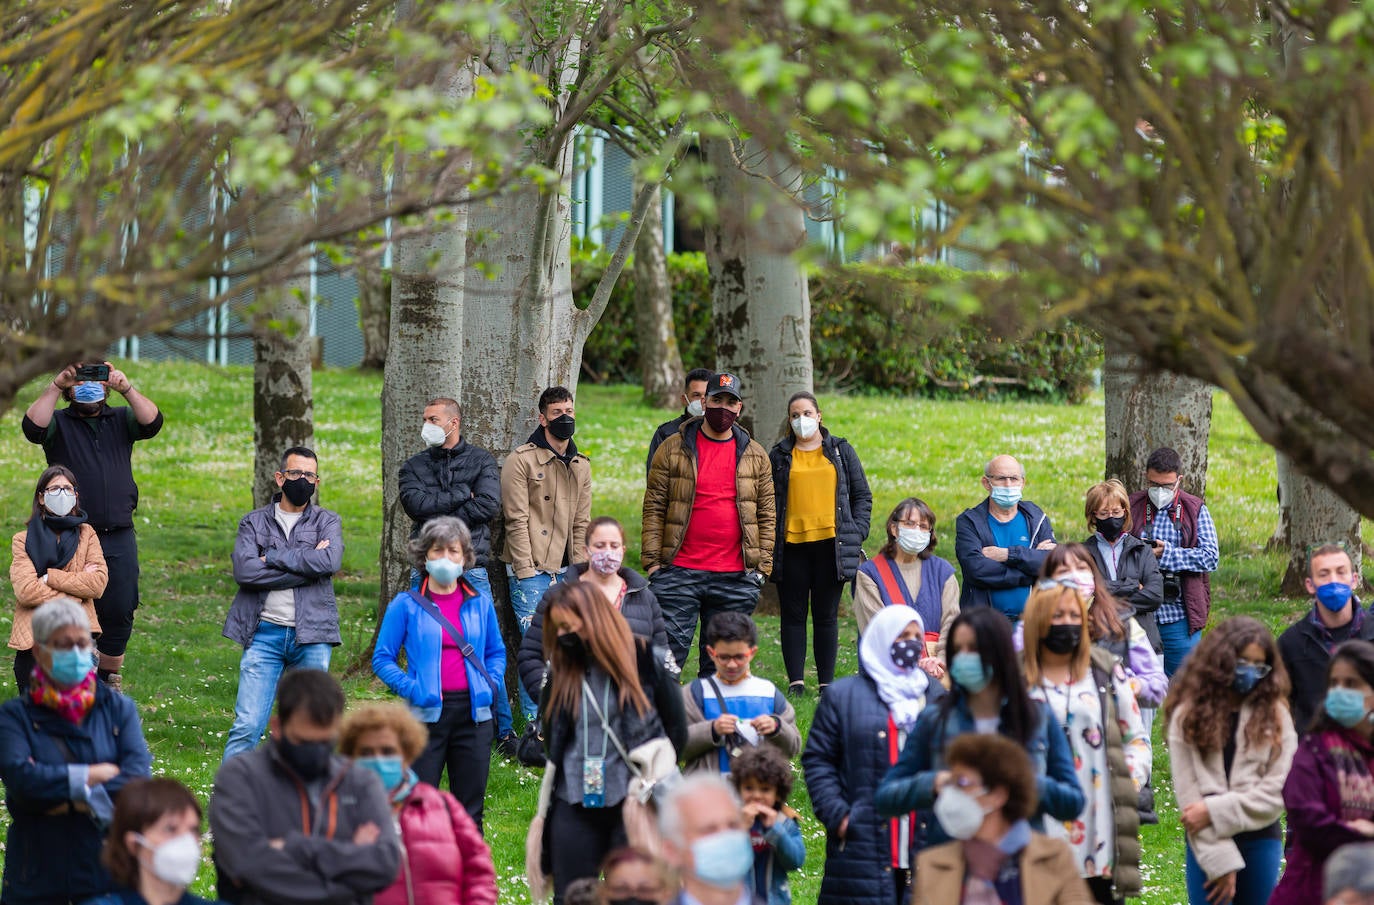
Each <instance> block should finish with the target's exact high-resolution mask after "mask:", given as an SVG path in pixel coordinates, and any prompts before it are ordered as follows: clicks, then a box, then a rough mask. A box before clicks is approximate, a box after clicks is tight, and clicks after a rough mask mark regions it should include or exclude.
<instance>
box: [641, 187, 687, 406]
mask: <svg viewBox="0 0 1374 905" xmlns="http://www.w3.org/2000/svg"><path fill="white" fill-rule="evenodd" d="M635 183H636V190H641V189H642V188H643V186H641V185H639V180H638V179H637V178H636V180H635ZM662 197H663V194H662V192H660V191H659V190H658V189H654V190H653V197H652V199H651V200H650V201H649V207H648V211H647V213H646V215H645V218H644V226H643V227H642V228H641V230H640V233H639V239H638V240H636V241H635V257H634V281H635V294H634V302H635V338H636V339H637V341H638V346H639V375H640V382H641V384H642V385H643V388H644V401H645V402H646V403H648V404H649V405H653V406H657V407H658V408H677V407H678V405H679V403H680V401H681V400H680V398H679V397H680V395H681V393H682V381H683V379H684V377H685V375H686V371H685V370H684V368H683V366H682V353H681V351H680V350H679V348H678V344H677V328H676V327H674V326H673V286H672V283H671V282H670V281H669V279H668V261H667V257H666V255H665V254H664V249H663V203H662Z"/></svg>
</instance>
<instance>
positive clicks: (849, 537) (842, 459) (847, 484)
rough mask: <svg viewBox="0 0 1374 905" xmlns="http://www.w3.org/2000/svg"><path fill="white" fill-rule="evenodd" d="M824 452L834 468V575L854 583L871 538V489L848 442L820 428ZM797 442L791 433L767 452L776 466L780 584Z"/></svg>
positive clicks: (775, 550)
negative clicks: (869, 530) (869, 534)
mask: <svg viewBox="0 0 1374 905" xmlns="http://www.w3.org/2000/svg"><path fill="white" fill-rule="evenodd" d="M821 438H822V439H821V449H822V450H823V451H824V452H825V457H826V458H827V459H829V460H830V464H831V465H834V466H835V575H836V576H837V577H838V578H839V579H840V580H841V581H851V580H853V578H854V573H856V572H858V571H859V563H860V562H862V561H863V544H864V541H865V540H866V539H867V538H868V528H869V520H870V519H871V518H872V515H873V493H872V491H870V490H869V489H868V478H866V477H865V476H864V468H863V465H861V464H860V463H859V454H858V453H856V452H855V451H854V447H852V446H850V445H849V441H848V440H846V439H844V438H843V437H836V436H834V435H833V434H831V433H830V431H828V430H826V429H825V428H824V427H822V428H821ZM796 443H797V441H796V439H795V438H794V437H793V436H792V435H791V434H790V433H789V434H788V435H787V436H786V437H783V438H782V439H781V440H779V441H778V442H777V443H775V444H773V448H772V449H771V450H769V452H768V459H769V461H770V462H771V463H772V466H773V498H774V500H775V501H776V502H775V504H774V506H775V508H776V510H777V514H778V529H777V533H776V534H775V535H774V546H773V580H774V581H781V576H782V553H783V548H784V547H785V546H786V545H787V482H788V479H789V477H790V476H791V474H792V448H793V447H794V446H796Z"/></svg>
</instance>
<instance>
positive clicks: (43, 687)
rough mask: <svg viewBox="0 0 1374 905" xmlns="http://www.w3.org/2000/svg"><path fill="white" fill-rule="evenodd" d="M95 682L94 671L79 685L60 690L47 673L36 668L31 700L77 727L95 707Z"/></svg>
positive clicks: (30, 684)
mask: <svg viewBox="0 0 1374 905" xmlns="http://www.w3.org/2000/svg"><path fill="white" fill-rule="evenodd" d="M95 682H96V678H95V671H94V670H92V671H91V672H90V673H89V674H88V675H87V676H86V678H84V679H82V680H81V683H80V684H79V685H76V686H74V687H72V688H58V687H57V686H56V685H54V684H53V681H52V679H50V678H48V674H47V673H45V672H43V670H41V669H39V668H38V667H37V666H35V667H34V668H33V675H32V676H31V677H30V682H29V698H30V699H31V700H32V701H33V702H34V703H35V704H37V705H38V706H39V707H46V708H48V709H49V710H53V711H56V712H57V714H58V716H60V717H62V719H64V720H66V721H67V722H69V723H71V724H72V725H76V724H78V723H80V722H81V721H82V720H84V719H85V718H86V714H88V713H90V712H91V708H92V707H94V706H95Z"/></svg>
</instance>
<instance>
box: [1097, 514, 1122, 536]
mask: <svg viewBox="0 0 1374 905" xmlns="http://www.w3.org/2000/svg"><path fill="white" fill-rule="evenodd" d="M1124 530H1126V516H1124V515H1121V516H1117V517H1116V518H1100V519H1098V520H1097V533H1098V534H1100V535H1102V536H1103V537H1105V538H1106V539H1107V540H1109V541H1114V540H1116V539H1117V538H1118V537H1120V536H1121V532H1122V531H1124Z"/></svg>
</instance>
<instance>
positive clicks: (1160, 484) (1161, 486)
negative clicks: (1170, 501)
mask: <svg viewBox="0 0 1374 905" xmlns="http://www.w3.org/2000/svg"><path fill="white" fill-rule="evenodd" d="M1145 483H1146V484H1148V485H1150V489H1152V490H1172V489H1173V488H1175V487H1177V486H1178V479H1177V478H1175V479H1174V480H1172V481H1146V482H1145Z"/></svg>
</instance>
